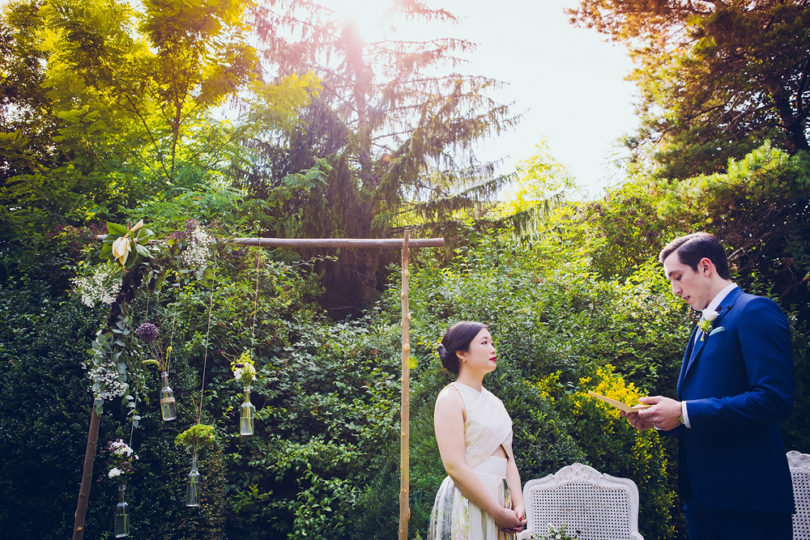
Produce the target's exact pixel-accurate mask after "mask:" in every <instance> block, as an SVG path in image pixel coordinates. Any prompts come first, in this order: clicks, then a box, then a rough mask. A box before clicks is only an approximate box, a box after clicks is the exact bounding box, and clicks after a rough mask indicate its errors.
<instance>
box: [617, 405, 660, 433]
mask: <svg viewBox="0 0 810 540" xmlns="http://www.w3.org/2000/svg"><path fill="white" fill-rule="evenodd" d="M619 414H620V415H622V416H623V417H624V418H627V421H628V422H629V423H630V425H631V426H633V427H634V428H636V429H637V430H639V431H644V430H647V429H652V428H653V422H652V420H649V419H645V418H641V417H640V416H639V414H638V411H637V410H636V411H630V412H624V411H619Z"/></svg>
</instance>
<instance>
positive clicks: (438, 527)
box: [428, 382, 514, 540]
mask: <svg viewBox="0 0 810 540" xmlns="http://www.w3.org/2000/svg"><path fill="white" fill-rule="evenodd" d="M450 384H451V385H452V386H453V387H455V389H456V390H458V392H459V393H460V394H461V397H462V399H463V400H464V408H465V410H466V420H465V422H464V460H465V461H466V462H467V465H469V466H470V467H471V468H472V470H473V472H475V474H476V476H478V478H479V479H480V480H481V482H482V483H483V484H484V486H485V487H486V489H487V490H488V491H489V492H490V494H491V495H492V496H493V497H495V500H496V501H498V502H499V503H500V504H502V505H504V506H505V505H506V500H505V499H506V493H505V491H506V463H507V461H506V458H503V457H500V456H493V455H492V454H493V453H494V452H495V451H496V450H497V449H498V447H499V446H503V447H504V450H505V451H506V455H507V456H509V457H510V459H514V457H513V454H512V419H511V418H510V417H509V414H508V413H507V412H506V408H504V406H503V403H502V402H501V400H500V399H498V398H497V397H495V396H494V395H493V394H492V392H490V391H489V390H487V389H486V388H482V390H481V391H480V392H479V391H478V390H476V389H475V388H472V387H471V386H467V385H466V384H463V383H460V382H453V383H450ZM510 537H511V535H510ZM504 538H508V537H507V535H506V533H504V532H502V531H500V530H499V529H498V526H497V525H496V524H495V521H494V520H493V519H492V517H491V516H490V515H489V514H487V513H486V512H483V511H482V510H481V509H480V508H478V507H477V506H476V505H475V504H473V503H472V502H470V501H469V500H468V499H467V498H466V497H465V496H464V495H462V494H461V492H460V491H459V490H458V489H457V488H456V486H455V484H454V483H453V480H452V479H451V478H450V477H449V476H448V477H446V478H445V479H444V481H443V482H442V484H441V486H440V487H439V491H438V493H436V500H435V502H434V503H433V511H432V512H431V513H430V529H429V532H428V539H429V540H501V539H504Z"/></svg>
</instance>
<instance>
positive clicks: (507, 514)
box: [492, 508, 526, 532]
mask: <svg viewBox="0 0 810 540" xmlns="http://www.w3.org/2000/svg"><path fill="white" fill-rule="evenodd" d="M492 517H493V519H494V520H495V525H497V526H498V528H500V529H504V530H508V531H509V532H517V531H520V530H522V529H523V527H525V526H526V519H524V518H523V517H522V516H519V515H518V513H517V512H516V511H515V510H510V509H509V508H501V509H500V510H498V514H497V515H495V516H492Z"/></svg>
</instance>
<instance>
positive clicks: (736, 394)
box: [669, 287, 794, 513]
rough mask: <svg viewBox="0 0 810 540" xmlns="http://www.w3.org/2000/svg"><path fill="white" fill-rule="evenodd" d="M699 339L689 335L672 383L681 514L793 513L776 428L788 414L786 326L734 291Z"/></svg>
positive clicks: (763, 301) (761, 301)
mask: <svg viewBox="0 0 810 540" xmlns="http://www.w3.org/2000/svg"><path fill="white" fill-rule="evenodd" d="M718 313H719V315H718V316H717V318H716V319H715V320H714V324H713V328H712V330H711V331H710V332H709V334H708V335H704V336H703V339H702V340H701V338H700V337H699V336H700V335H701V333H702V332H701V331H700V330H699V329H698V328H695V330H694V331H693V332H692V336H691V338H690V340H689V345H688V346H687V347H686V353H685V354H684V361H683V366H682V367H681V373H680V376H679V378H678V399H679V400H681V401H686V407H687V414H688V415H689V423H690V426H691V427H690V428H688V429H687V428H686V427H685V426H680V427H679V428H677V429H675V430H672V431H670V432H669V434H677V436H678V437H679V439H680V455H679V464H678V471H679V473H678V474H679V488H680V493H681V497H682V498H683V499H684V500H685V501H686V504H687V507H689V508H690V509H691V508H694V509H695V510H699V509H729V510H756V511H762V512H785V513H793V511H794V502H793V488H792V484H791V479H790V471H789V469H788V465H787V459H786V457H785V447H784V442H783V440H782V433H781V430H780V428H779V422H780V421H783V420H785V419H787V418H788V416H789V415H790V410H791V408H792V406H793V393H794V380H793V354H792V352H791V338H790V328H789V326H788V322H787V318H786V317H785V315H784V313H782V310H781V309H779V306H777V305H776V303H775V302H773V301H772V300H769V299H767V298H763V297H759V296H753V295H750V294H746V293H743V292H742V290H741V289H740V288H739V287H738V288H736V289H734V290H732V291H731V292H730V293H729V294H728V295H727V296H726V298H725V299H723V301H722V302H721V303H720V307H719V309H718Z"/></svg>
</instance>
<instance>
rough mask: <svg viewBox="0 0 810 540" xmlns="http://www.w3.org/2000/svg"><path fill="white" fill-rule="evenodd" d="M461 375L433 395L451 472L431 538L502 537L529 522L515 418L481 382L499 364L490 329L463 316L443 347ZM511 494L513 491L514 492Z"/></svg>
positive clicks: (439, 499) (435, 513)
mask: <svg viewBox="0 0 810 540" xmlns="http://www.w3.org/2000/svg"><path fill="white" fill-rule="evenodd" d="M438 351H439V356H440V357H441V360H442V365H443V366H444V367H445V368H446V369H448V370H449V371H450V372H452V373H454V374H456V375H457V376H458V377H457V378H456V380H455V382H452V383H450V384H449V385H447V386H445V387H444V388H443V389H442V391H441V392H440V393H439V396H438V397H437V398H436V407H435V409H434V412H433V425H434V429H435V431H436V442H437V443H438V445H439V453H440V454H441V458H442V464H443V465H444V470H445V471H447V474H448V476H447V477H446V478H445V479H444V481H443V482H442V484H441V486H440V487H439V491H438V493H436V500H435V502H434V503H433V511H432V512H431V514H430V530H429V534H428V538H429V539H430V540H451V539H453V540H456V539H465V540H466V539H469V540H501V539H504V538H506V537H507V534H511V533H516V532H518V531H520V530H522V529H523V527H524V526H525V525H526V519H525V512H524V507H523V492H522V490H521V484H520V473H519V472H518V469H517V466H516V465H515V457H514V454H513V453H512V419H511V418H509V414H508V413H507V412H506V409H505V408H504V406H503V403H502V402H501V400H500V399H498V398H497V397H495V396H494V395H493V394H492V393H491V392H490V391H489V390H487V389H486V388H484V387H483V385H482V381H483V379H484V375H486V374H487V373H489V372H491V371H494V370H495V367H496V365H497V360H498V359H497V356H496V355H495V345H494V344H493V342H492V336H491V335H490V334H489V330H488V329H487V327H486V326H485V325H483V324H481V323H478V322H469V321H463V322H459V323H457V324H455V325H453V327H451V328H450V329H449V330H448V331H447V333H446V334H445V335H444V337H443V338H442V343H441V345H439V348H438ZM510 495H511V497H510Z"/></svg>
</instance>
